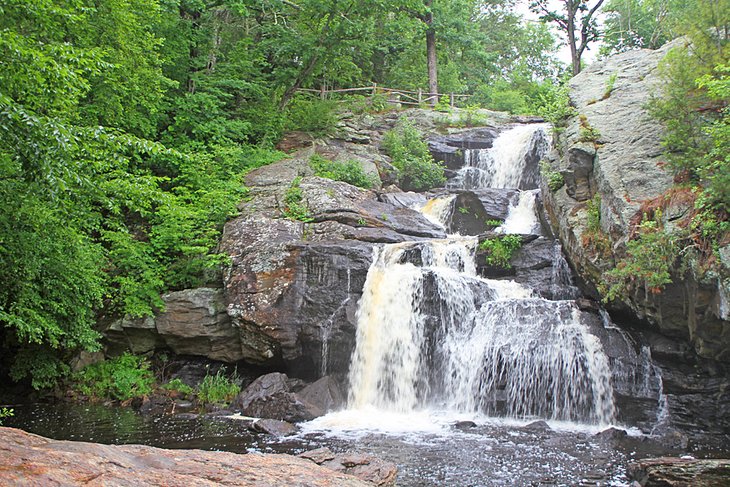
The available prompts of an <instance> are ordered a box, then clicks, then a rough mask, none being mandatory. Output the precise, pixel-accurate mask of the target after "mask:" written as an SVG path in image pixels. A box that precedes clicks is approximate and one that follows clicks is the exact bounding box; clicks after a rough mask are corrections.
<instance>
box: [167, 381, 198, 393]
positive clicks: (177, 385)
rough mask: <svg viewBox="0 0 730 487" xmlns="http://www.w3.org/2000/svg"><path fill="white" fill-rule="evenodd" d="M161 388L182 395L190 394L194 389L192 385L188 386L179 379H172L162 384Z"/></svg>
mask: <svg viewBox="0 0 730 487" xmlns="http://www.w3.org/2000/svg"><path fill="white" fill-rule="evenodd" d="M162 388H163V389H165V390H167V391H171V392H177V393H179V394H181V395H183V396H190V395H192V393H193V391H194V389H193V388H192V387H190V386H189V385H187V384H186V383H184V382H183V381H181V380H180V379H172V380H171V381H170V382H168V383H167V384H164V385H163V386H162Z"/></svg>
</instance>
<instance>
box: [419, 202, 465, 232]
mask: <svg viewBox="0 0 730 487" xmlns="http://www.w3.org/2000/svg"><path fill="white" fill-rule="evenodd" d="M455 199H456V195H453V194H452V195H448V196H440V197H438V198H432V199H430V200H428V201H426V203H424V204H423V206H421V207H418V208H414V209H415V210H416V211H420V212H421V214H423V216H425V217H426V219H427V220H428V221H430V222H431V223H435V224H436V225H438V226H440V227H441V228H446V226H447V225H448V221H449V220H450V219H451V215H452V214H453V213H454V200H455Z"/></svg>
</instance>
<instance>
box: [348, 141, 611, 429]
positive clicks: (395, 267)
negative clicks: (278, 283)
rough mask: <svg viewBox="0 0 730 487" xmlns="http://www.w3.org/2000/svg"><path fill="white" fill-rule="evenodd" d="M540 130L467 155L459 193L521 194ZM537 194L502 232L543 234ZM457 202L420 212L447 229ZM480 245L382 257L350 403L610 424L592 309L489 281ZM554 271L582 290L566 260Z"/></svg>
mask: <svg viewBox="0 0 730 487" xmlns="http://www.w3.org/2000/svg"><path fill="white" fill-rule="evenodd" d="M541 129H542V127H540V126H518V127H515V128H512V129H510V130H508V131H506V132H504V133H503V134H502V135H501V136H500V137H499V138H497V139H496V141H495V143H494V146H493V147H492V149H487V150H480V151H466V153H465V167H464V168H463V169H462V170H460V171H459V173H458V174H457V176H456V177H455V178H454V179H453V180H452V182H451V183H450V184H449V187H458V188H461V189H469V188H485V187H497V188H510V187H511V188H516V187H517V186H518V184H519V182H520V178H521V177H522V173H523V172H524V168H525V164H526V162H525V159H526V154H527V153H528V150H529V148H530V146H531V145H532V141H533V137H534V136H535V134H536V133H537V131H538V130H541ZM537 194H538V191H537V190H523V191H521V192H520V194H519V197H517V198H515V199H514V201H513V206H512V207H511V208H510V209H509V212H508V216H507V218H506V220H505V222H504V223H503V224H502V225H501V226H500V227H499V229H498V232H501V233H522V234H530V233H533V234H539V231H538V228H539V223H538V220H537V215H536V210H535V201H536V198H537ZM454 198H455V196H454V195H445V196H444V195H442V196H439V197H437V198H434V199H432V200H429V201H428V202H427V203H426V204H425V205H423V206H422V207H421V208H420V211H421V212H422V213H423V214H424V215H425V216H426V217H427V218H428V219H430V220H431V221H433V222H434V223H437V224H439V225H440V226H442V227H444V228H447V227H448V223H449V220H450V218H451V216H452V214H453V212H454V210H453V206H454ZM477 246H478V239H477V237H461V236H451V237H449V238H448V239H444V240H426V241H418V242H404V243H397V244H389V245H384V246H381V247H377V248H376V249H375V250H374V256H373V263H372V265H371V267H370V270H369V271H368V275H367V279H366V282H365V286H364V289H363V295H362V298H361V300H360V302H359V308H358V312H357V339H356V347H355V351H354V353H353V357H352V363H351V368H350V373H349V383H350V390H349V403H348V404H349V407H350V408H351V409H365V408H376V409H377V410H379V411H383V412H401V413H403V412H413V411H416V410H439V411H451V412H454V413H471V414H487V415H492V416H495V415H496V416H507V417H516V418H527V417H541V418H546V419H556V420H568V421H581V422H586V423H594V424H608V423H611V422H612V421H613V420H614V419H615V414H616V409H615V406H614V401H613V396H614V391H613V385H612V380H611V370H610V368H609V359H608V357H607V356H606V354H605V353H604V351H603V348H602V344H601V341H600V340H599V339H598V338H597V337H596V336H595V335H593V334H591V333H590V331H589V329H588V327H587V326H586V325H585V324H584V323H583V320H582V312H581V311H580V310H579V309H578V307H577V306H576V305H575V303H574V302H573V301H565V300H562V301H561V300H559V301H554V300H548V299H544V298H542V297H539V296H537V295H536V294H535V292H534V291H532V290H531V289H529V288H527V287H525V286H523V285H521V284H518V283H516V282H514V281H510V280H495V279H487V278H483V277H479V276H478V275H477V263H476V257H475V256H476V250H477ZM558 252H559V247H558ZM560 258H561V259H562V254H560ZM556 262H557V263H558V264H561V263H562V264H565V262H564V260H557V259H556ZM553 273H554V279H559V280H560V281H561V282H560V285H561V286H562V287H570V286H572V282H571V281H570V277H569V273H570V270H569V268H568V267H567V264H566V265H565V266H564V267H561V268H559V269H555V270H554V271H553ZM565 273H567V276H566V275H565ZM570 297H573V296H570Z"/></svg>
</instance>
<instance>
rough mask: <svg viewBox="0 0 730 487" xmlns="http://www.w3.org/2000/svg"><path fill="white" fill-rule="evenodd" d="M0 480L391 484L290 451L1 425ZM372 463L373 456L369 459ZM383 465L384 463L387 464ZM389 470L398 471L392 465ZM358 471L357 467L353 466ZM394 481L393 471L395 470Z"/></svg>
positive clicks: (356, 486) (40, 482) (260, 486)
mask: <svg viewBox="0 0 730 487" xmlns="http://www.w3.org/2000/svg"><path fill="white" fill-rule="evenodd" d="M0 445H2V446H0V465H2V468H0V484H2V485H5V486H8V487H10V486H25V485H169V486H180V487H183V486H190V485H196V486H197V485H202V486H211V487H212V486H222V485H230V486H252V487H253V486H256V487H264V486H272V487H274V486H281V485H299V486H312V487H314V486H321V487H335V486H337V487H340V486H341V487H345V486H347V487H365V486H372V485H393V484H394V482H393V483H391V484H382V483H374V482H371V481H368V480H361V479H359V478H357V477H355V476H353V475H350V474H347V473H343V472H341V471H336V470H333V469H330V468H326V467H323V466H319V465H317V464H316V463H315V462H313V461H310V460H308V459H306V458H297V457H293V456H290V455H269V454H266V455H262V454H256V453H249V454H246V455H239V454H235V453H227V452H211V451H201V450H164V449H161V448H153V447H149V446H141V445H100V444H97V443H84V442H75V441H55V440H49V439H47V438H43V437H41V436H36V435H32V434H29V433H25V432H23V431H20V430H16V429H12V428H2V427H0ZM370 461H371V462H374V461H375V460H374V459H371V460H370ZM383 463H385V462H383ZM390 465H391V468H392V469H393V470H395V466H393V465H392V464H390ZM351 471H353V472H354V473H357V471H356V470H354V469H353V470H351ZM393 479H395V472H393Z"/></svg>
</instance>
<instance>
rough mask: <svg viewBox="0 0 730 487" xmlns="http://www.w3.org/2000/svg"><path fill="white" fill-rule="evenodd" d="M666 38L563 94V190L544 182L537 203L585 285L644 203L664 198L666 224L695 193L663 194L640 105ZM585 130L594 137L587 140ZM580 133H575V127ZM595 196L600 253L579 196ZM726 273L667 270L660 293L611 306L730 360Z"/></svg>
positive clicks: (582, 78)
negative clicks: (697, 275)
mask: <svg viewBox="0 0 730 487" xmlns="http://www.w3.org/2000/svg"><path fill="white" fill-rule="evenodd" d="M676 45H677V43H676V42H675V43H672V44H670V45H667V46H665V47H664V48H662V49H660V50H658V51H648V50H641V51H631V52H627V53H623V54H619V55H616V56H613V57H610V58H608V59H607V60H605V61H603V62H601V63H595V64H593V65H592V66H590V67H589V68H588V69H586V70H585V71H583V72H582V73H581V74H580V75H578V76H576V77H575V78H573V80H571V83H570V87H571V100H572V103H573V104H574V106H575V107H576V110H577V116H576V117H574V118H572V119H571V120H570V121H569V124H568V127H567V128H566V130H565V132H564V133H563V134H561V135H560V136H559V137H558V138H557V140H556V146H557V149H556V150H555V151H554V152H553V153H552V155H551V164H552V167H553V170H556V171H560V172H561V174H562V175H563V177H564V179H565V183H566V184H565V186H564V188H562V189H560V190H558V191H555V192H552V191H550V190H549V189H548V188H547V184H545V183H544V184H543V188H542V189H543V194H544V195H545V207H546V209H547V210H548V213H549V214H550V217H551V219H552V221H553V224H554V226H555V227H556V228H557V229H558V232H559V234H560V239H561V241H562V242H563V246H564V247H565V249H566V252H567V254H568V257H569V260H570V261H571V262H572V263H573V265H574V266H575V268H576V269H577V270H578V272H579V273H580V274H581V275H582V276H583V277H584V278H585V279H586V280H587V282H588V283H589V284H590V285H595V284H596V283H598V282H600V279H601V274H602V273H603V272H605V271H606V270H608V269H610V268H612V267H613V265H614V259H615V258H616V257H617V256H619V255H620V254H621V252H622V251H623V246H624V244H625V243H626V241H627V240H628V239H629V238H630V237H631V235H632V232H633V231H634V229H635V225H636V224H637V222H640V221H641V218H642V205H646V204H649V203H650V202H652V201H657V199H658V198H665V201H666V210H665V211H664V219H665V224H666V225H668V226H670V227H671V226H672V225H675V226H676V225H677V224H679V223H680V222H681V221H682V219H683V218H686V217H687V216H688V215H689V214H690V213H691V208H692V205H693V199H692V198H691V197H686V196H687V195H683V194H681V192H680V193H676V192H673V191H670V190H671V188H672V185H673V182H672V177H671V174H670V172H669V171H667V170H665V169H664V168H663V166H664V163H663V149H662V147H661V144H660V136H661V133H662V128H661V126H659V125H658V123H657V122H655V121H653V120H652V119H651V118H650V117H649V115H648V113H647V112H646V109H645V108H644V107H645V105H646V103H647V102H648V101H649V96H650V94H651V93H652V92H653V91H655V89H656V87H657V86H658V83H660V79H659V78H658V73H657V66H658V63H659V61H660V60H661V59H662V58H663V57H664V55H666V53H667V52H668V50H669V49H671V48H672V47H675V46H676ZM611 76H616V79H615V84H614V86H613V90H612V91H611V92H610V93H608V94H607V93H606V90H607V84H608V83H609V78H610V77H611ZM587 127H592V128H593V129H595V130H597V132H598V133H599V134H600V135H599V136H598V138H597V140H595V141H592V140H588V141H586V137H585V132H586V128H587ZM581 132H583V134H582V133H581ZM594 197H596V198H600V226H601V231H602V232H603V233H604V234H605V236H606V237H607V239H608V241H609V248H608V251H607V254H605V255H601V254H600V253H599V252H596V251H593V250H592V249H591V248H590V246H589V245H588V244H587V242H588V240H587V237H586V236H587V232H588V228H587V224H588V205H587V204H586V201H587V200H590V199H592V198H594ZM728 276H730V268H728V267H727V266H725V267H724V270H722V271H721V272H720V275H719V276H718V275H717V274H712V275H709V276H706V277H705V278H704V279H703V280H700V281H698V280H696V279H693V278H692V277H691V276H679V275H676V276H674V278H675V279H674V280H675V282H674V283H673V284H669V285H668V286H667V287H666V289H665V290H664V291H663V292H662V293H660V294H652V293H647V292H646V291H645V290H643V289H638V290H637V291H636V293H635V294H634V295H633V296H629V297H627V298H626V299H625V300H624V302H623V303H613V304H612V305H611V306H612V309H611V311H616V312H621V311H627V310H630V311H631V312H632V313H634V314H635V315H637V316H638V317H639V318H641V319H645V320H647V321H648V322H650V323H651V324H652V325H653V326H655V327H656V328H657V329H658V330H659V331H660V332H661V333H662V334H665V335H667V336H670V337H673V338H675V339H681V340H686V341H689V342H691V344H692V345H693V347H694V349H695V351H696V352H697V353H698V354H699V355H700V356H701V357H704V358H711V359H716V360H720V361H724V362H725V363H730V322H728V321H727V318H728V316H727V306H723V304H722V303H723V302H725V301H724V300H725V299H726V291H725V289H726V288H727V287H728V285H727V283H725V284H723V281H724V280H727V279H728V278H729V277H728Z"/></svg>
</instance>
